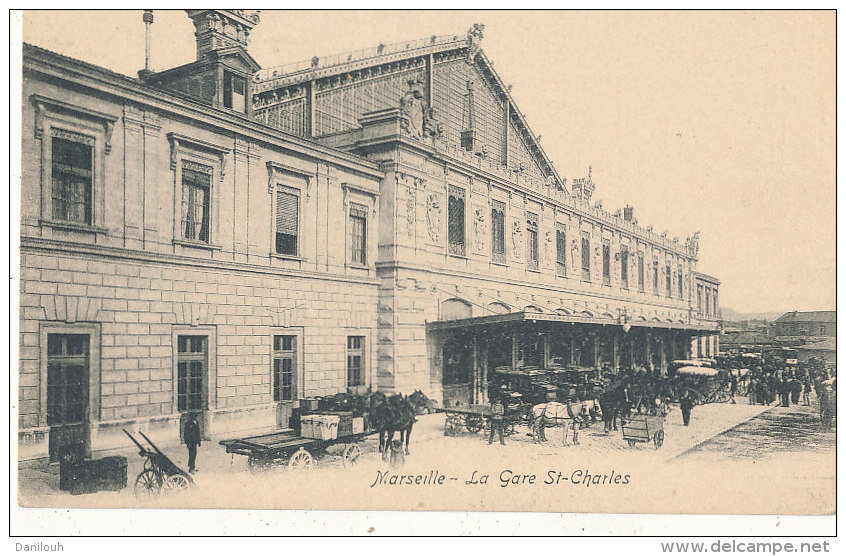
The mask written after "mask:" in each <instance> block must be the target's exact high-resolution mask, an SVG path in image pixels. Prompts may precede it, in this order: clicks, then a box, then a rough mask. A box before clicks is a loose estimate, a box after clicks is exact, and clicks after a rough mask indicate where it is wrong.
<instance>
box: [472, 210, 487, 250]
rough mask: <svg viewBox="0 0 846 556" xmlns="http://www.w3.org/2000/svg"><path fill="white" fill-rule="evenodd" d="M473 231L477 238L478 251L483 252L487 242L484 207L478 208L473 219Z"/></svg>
mask: <svg viewBox="0 0 846 556" xmlns="http://www.w3.org/2000/svg"><path fill="white" fill-rule="evenodd" d="M473 232H474V234H473V235H474V237H475V239H476V251H479V252H480V253H481V252H483V251H484V250H485V243H486V233H485V210H484V209H481V208H477V209H476V214H475V218H474V219H473Z"/></svg>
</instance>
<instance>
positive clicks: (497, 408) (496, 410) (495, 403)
mask: <svg viewBox="0 0 846 556" xmlns="http://www.w3.org/2000/svg"><path fill="white" fill-rule="evenodd" d="M503 388H505V386H503ZM504 397H505V395H504V392H501V391H500V392H499V393H497V395H496V396H495V397H494V398H493V399H492V400H491V436H490V438H489V439H488V444H492V443H493V440H494V433H495V432H496V431H499V443H500V444H502V445H503V446H505V434H504V433H503V430H502V421H503V419H504V418H505V400H504V399H503V398H504Z"/></svg>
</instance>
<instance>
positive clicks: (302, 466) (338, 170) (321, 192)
mask: <svg viewBox="0 0 846 556" xmlns="http://www.w3.org/2000/svg"><path fill="white" fill-rule="evenodd" d="M22 18H23V33H22V35H23V41H22V43H23V44H22V45H20V49H21V51H20V52H21V60H22V73H21V74H20V79H21V83H20V89H21V91H22V93H21V94H22V96H21V97H20V105H19V106H12V111H13V112H15V111H18V110H19V112H20V154H21V156H20V164H21V167H20V170H21V179H20V183H19V192H20V239H19V256H20V258H19V268H18V269H17V271H18V272H19V280H18V281H17V282H13V289H15V290H16V293H17V295H18V298H17V303H18V311H19V318H18V319H17V324H18V327H19V329H18V332H17V336H18V337H17V339H15V338H14V337H13V338H12V340H13V341H12V343H13V344H16V345H17V346H18V347H17V358H18V367H17V372H16V373H14V372H13V373H12V374H13V380H14V381H15V382H14V387H13V390H12V400H11V402H12V404H13V405H14V406H15V407H16V414H17V422H16V425H13V426H16V429H15V430H14V434H15V436H13V437H12V446H11V449H12V450H13V452H14V454H16V456H13V457H16V461H17V484H16V486H17V503H18V505H19V506H21V507H22V508H217V509H254V510H266V509H286V510H369V511H375V510H392V511H420V510H423V511H429V510H431V511H461V512H487V511H515V512H587V513H614V514H654V513H668V514H767V515H772V514H778V515H812V516H831V515H833V514H834V513H835V512H836V490H835V479H836V471H835V440H836V428H837V426H836V399H837V398H836V389H837V372H836V325H837V322H836V304H835V294H836V284H835V270H836V262H835V261H836V252H835V239H836V238H835V225H836V216H835V187H836V181H835V180H836V176H835V162H836V153H835V142H836V134H835V131H836V130H835V108H836V97H835V85H836V82H835V73H836V63H835V55H836V51H835V40H836V34H835V23H836V14H835V12H834V11H789V12H788V11H642V12H641V11H498V12H484V11H379V12H376V11H274V10H261V11H259V10H214V9H189V10H134V11H131V10H128V11H79V10H68V11H24V12H23V13H22ZM13 63H14V60H13ZM14 86H15V84H14V83H13V88H14ZM17 187H18V184H13V188H17ZM14 270H15V269H13V271H14Z"/></svg>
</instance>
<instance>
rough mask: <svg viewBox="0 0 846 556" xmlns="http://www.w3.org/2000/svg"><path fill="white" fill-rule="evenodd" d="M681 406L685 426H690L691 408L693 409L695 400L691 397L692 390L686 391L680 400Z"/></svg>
mask: <svg viewBox="0 0 846 556" xmlns="http://www.w3.org/2000/svg"><path fill="white" fill-rule="evenodd" d="M679 406H680V407H681V414H682V420H683V421H684V426H688V425H689V424H690V410H691V409H693V400H692V399H691V398H690V392H688V391H687V390H685V391H684V396H682V399H681V400H679Z"/></svg>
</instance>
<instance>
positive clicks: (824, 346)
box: [796, 338, 837, 364]
mask: <svg viewBox="0 0 846 556" xmlns="http://www.w3.org/2000/svg"><path fill="white" fill-rule="evenodd" d="M796 352H797V353H798V354H799V361H800V362H802V363H804V362H805V361H808V360H809V359H811V358H815V359H822V360H824V361H825V362H826V363H827V364H834V363H836V362H837V340H835V339H834V338H828V339H825V340H822V341H819V342H813V343H810V344H806V345H804V346H799V347H797V348H796Z"/></svg>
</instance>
